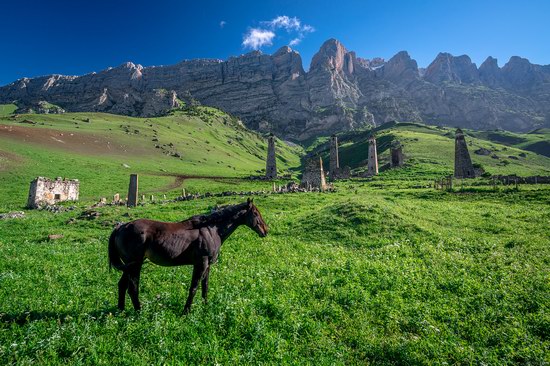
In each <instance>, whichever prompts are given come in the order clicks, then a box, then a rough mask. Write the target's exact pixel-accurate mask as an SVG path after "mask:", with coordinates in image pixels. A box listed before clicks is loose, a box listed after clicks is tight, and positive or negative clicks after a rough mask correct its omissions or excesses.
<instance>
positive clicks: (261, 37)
mask: <svg viewBox="0 0 550 366" xmlns="http://www.w3.org/2000/svg"><path fill="white" fill-rule="evenodd" d="M273 38H275V33H273V32H272V31H270V30H267V29H260V28H251V29H249V30H248V33H246V34H245V35H244V38H243V47H245V48H252V49H254V50H257V49H259V48H261V47H263V46H271V45H272V44H273Z"/></svg>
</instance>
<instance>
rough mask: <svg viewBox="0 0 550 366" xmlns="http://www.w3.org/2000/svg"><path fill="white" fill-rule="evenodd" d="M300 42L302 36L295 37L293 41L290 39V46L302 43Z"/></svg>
mask: <svg viewBox="0 0 550 366" xmlns="http://www.w3.org/2000/svg"><path fill="white" fill-rule="evenodd" d="M300 42H302V39H301V38H294V39H293V40H292V41H290V43H289V44H288V45H289V46H296V45H298V44H300Z"/></svg>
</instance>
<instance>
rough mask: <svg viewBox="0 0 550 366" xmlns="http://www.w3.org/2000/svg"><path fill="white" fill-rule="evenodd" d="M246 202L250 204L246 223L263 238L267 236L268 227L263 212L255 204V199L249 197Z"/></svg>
mask: <svg viewBox="0 0 550 366" xmlns="http://www.w3.org/2000/svg"><path fill="white" fill-rule="evenodd" d="M246 203H247V205H248V210H247V211H246V216H245V224H246V225H247V226H248V227H249V228H251V229H252V230H254V231H255V232H256V233H257V234H258V235H259V236H261V237H262V238H263V237H265V236H266V235H267V231H268V228H267V225H266V223H265V221H264V219H263V218H262V214H261V213H260V211H259V210H258V208H256V206H254V202H253V200H251V199H250V198H249V199H248V200H247V201H246Z"/></svg>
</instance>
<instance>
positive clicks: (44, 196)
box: [27, 177, 80, 208]
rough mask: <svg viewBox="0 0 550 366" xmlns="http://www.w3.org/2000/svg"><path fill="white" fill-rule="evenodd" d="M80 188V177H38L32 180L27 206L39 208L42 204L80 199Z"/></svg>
mask: <svg viewBox="0 0 550 366" xmlns="http://www.w3.org/2000/svg"><path fill="white" fill-rule="evenodd" d="M79 188H80V182H79V181H78V179H63V178H61V177H58V178H56V179H55V180H51V179H49V178H44V177H38V178H36V179H34V180H33V181H32V182H31V186H30V189H29V197H28V200H27V207H28V208H38V207H39V206H40V205H42V204H48V205H54V204H56V203H57V202H62V201H78V191H79Z"/></svg>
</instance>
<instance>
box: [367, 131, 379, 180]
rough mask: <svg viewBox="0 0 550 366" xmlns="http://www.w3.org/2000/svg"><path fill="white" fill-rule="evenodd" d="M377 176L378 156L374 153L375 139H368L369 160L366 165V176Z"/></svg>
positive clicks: (372, 137)
mask: <svg viewBox="0 0 550 366" xmlns="http://www.w3.org/2000/svg"><path fill="white" fill-rule="evenodd" d="M377 174H378V154H377V153H376V139H375V138H374V136H371V137H369V160H368V163H367V176H373V175H377Z"/></svg>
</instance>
